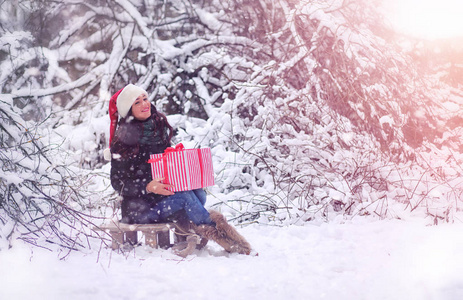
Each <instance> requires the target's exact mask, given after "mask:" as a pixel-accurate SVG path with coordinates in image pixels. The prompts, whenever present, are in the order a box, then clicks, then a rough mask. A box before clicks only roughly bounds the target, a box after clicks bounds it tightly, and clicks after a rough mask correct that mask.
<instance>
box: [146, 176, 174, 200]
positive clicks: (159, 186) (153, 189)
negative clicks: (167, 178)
mask: <svg viewBox="0 0 463 300" xmlns="http://www.w3.org/2000/svg"><path fill="white" fill-rule="evenodd" d="M161 180H164V178H157V179H154V180H153V181H151V182H150V183H148V184H147V185H146V191H147V192H148V193H155V194H159V195H164V196H169V195H173V194H175V193H174V192H172V191H169V190H168V189H167V188H169V187H172V186H171V185H169V184H163V183H161Z"/></svg>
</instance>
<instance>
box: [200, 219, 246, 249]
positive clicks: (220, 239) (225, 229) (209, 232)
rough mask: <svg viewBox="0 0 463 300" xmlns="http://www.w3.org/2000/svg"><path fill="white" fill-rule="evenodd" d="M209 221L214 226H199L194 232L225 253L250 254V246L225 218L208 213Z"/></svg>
mask: <svg viewBox="0 0 463 300" xmlns="http://www.w3.org/2000/svg"><path fill="white" fill-rule="evenodd" d="M209 214H210V216H211V220H212V221H213V222H214V223H215V224H216V226H215V227H214V226H211V225H199V226H196V227H195V232H196V233H197V234H199V235H200V236H201V237H204V238H206V239H209V240H213V241H215V242H216V243H217V244H219V245H220V246H222V247H223V248H224V249H225V250H226V251H228V252H231V253H239V254H246V255H249V254H250V253H251V245H249V243H248V242H247V241H246V239H245V238H244V237H243V236H242V235H241V234H239V233H238V231H236V229H235V228H234V227H232V226H231V225H230V224H228V222H227V220H226V219H225V217H224V216H223V215H222V214H221V213H219V212H217V211H210V212H209Z"/></svg>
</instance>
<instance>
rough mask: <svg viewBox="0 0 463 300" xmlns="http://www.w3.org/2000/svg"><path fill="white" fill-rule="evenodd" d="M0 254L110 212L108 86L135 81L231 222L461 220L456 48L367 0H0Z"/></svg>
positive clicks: (461, 121) (73, 232)
mask: <svg viewBox="0 0 463 300" xmlns="http://www.w3.org/2000/svg"><path fill="white" fill-rule="evenodd" d="M0 5H1V8H0V20H1V24H0V89H1V90H0V93H1V95H0V161H1V163H0V165H1V172H0V250H6V249H8V248H10V247H11V245H12V244H13V243H14V241H15V240H17V239H20V240H23V241H25V242H27V243H30V244H33V245H37V246H39V247H44V248H47V247H51V245H55V246H56V245H58V246H59V247H60V248H63V249H73V250H80V249H85V248H88V247H89V240H91V239H93V238H100V237H101V234H98V233H97V232H94V231H93V230H92V228H93V225H94V224H101V223H102V222H103V221H104V219H107V218H117V216H118V213H119V212H118V201H119V200H118V197H117V194H116V193H115V191H113V189H112V188H111V186H110V184H109V164H108V162H106V161H104V159H103V153H102V152H103V150H104V149H105V148H106V147H107V146H108V133H109V118H108V113H107V110H108V101H109V98H110V96H111V95H112V94H113V93H115V92H116V91H117V90H119V89H120V88H122V87H124V86H125V85H126V84H128V83H134V84H137V85H140V86H141V87H143V88H145V89H146V90H147V91H148V92H149V94H150V99H151V100H152V101H153V102H155V105H156V106H157V108H158V109H160V110H162V111H164V112H165V113H166V114H167V115H168V116H169V117H168V118H169V121H170V122H171V124H172V125H173V126H174V127H175V128H176V129H177V131H176V136H175V142H176V143H178V142H183V143H184V144H185V145H186V146H187V147H210V148H211V149H212V152H213V157H214V169H215V173H216V186H214V187H213V188H211V189H209V193H210V195H209V200H208V201H209V202H208V203H209V206H210V207H212V208H216V209H219V210H221V211H223V212H224V213H226V215H227V216H228V217H229V219H230V221H232V222H234V223H235V224H251V223H256V224H266V225H279V226H281V225H290V224H297V225H302V224H304V223H306V222H311V221H312V222H329V221H331V220H334V219H336V218H345V219H350V218H353V217H357V216H374V217H376V218H379V219H402V218H404V216H409V215H414V216H419V217H420V218H423V219H424V220H427V223H429V224H442V223H453V222H461V221H462V216H461V210H462V202H461V196H462V193H463V185H462V184H463V179H462V176H461V175H462V172H463V170H462V168H461V163H462V161H463V155H462V153H463V144H462V142H461V139H460V136H461V132H462V130H463V127H462V126H463V118H462V117H461V115H460V111H461V105H462V104H463V91H462V85H461V83H462V79H463V65H462V64H461V62H462V58H463V56H462V55H463V50H462V49H463V48H462V47H463V46H462V44H461V43H460V44H458V43H451V42H450V41H449V42H448V43H447V44H440V45H439V48H437V47H436V45H434V44H432V43H431V42H424V41H420V40H413V39H405V38H404V37H402V36H400V35H398V34H396V33H395V32H394V31H393V30H392V29H391V28H390V24H388V23H387V22H383V20H384V19H383V17H382V15H381V10H380V9H379V8H380V7H381V2H380V1H371V0H344V1H341V0H333V1H319V0H310V1H293V0H279V1H276V0H274V1H271V0H258V1H248V0H229V1H223V0H220V1H218V0H198V1H192V0H183V1H180V0H178V1H177V0H172V1H156V0H114V1H107V0H89V1H85V2H82V1H73V0H63V1H47V0H35V1H27V0H16V1H0Z"/></svg>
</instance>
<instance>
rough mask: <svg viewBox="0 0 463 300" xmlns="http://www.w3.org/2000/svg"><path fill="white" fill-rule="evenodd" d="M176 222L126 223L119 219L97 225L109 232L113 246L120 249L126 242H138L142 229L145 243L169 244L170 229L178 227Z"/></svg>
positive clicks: (98, 228)
mask: <svg viewBox="0 0 463 300" xmlns="http://www.w3.org/2000/svg"><path fill="white" fill-rule="evenodd" d="M176 228H177V226H176V225H175V224H174V223H157V224H126V223H119V222H117V221H110V222H109V223H106V224H103V225H101V226H97V227H95V229H96V230H102V231H105V232H109V234H110V236H111V240H112V243H111V248H112V249H113V250H117V249H119V248H120V247H121V246H122V245H123V244H124V243H125V242H130V243H131V244H136V243H137V242H138V239H137V232H138V231H140V232H142V234H143V235H144V237H145V244H147V245H149V246H151V247H153V248H158V246H161V247H164V246H168V245H169V230H171V229H176Z"/></svg>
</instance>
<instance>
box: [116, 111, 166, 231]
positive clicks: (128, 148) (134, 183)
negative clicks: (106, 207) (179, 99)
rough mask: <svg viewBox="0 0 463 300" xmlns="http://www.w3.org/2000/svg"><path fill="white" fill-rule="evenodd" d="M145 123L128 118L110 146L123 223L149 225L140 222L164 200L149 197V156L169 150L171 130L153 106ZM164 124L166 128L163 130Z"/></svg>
mask: <svg viewBox="0 0 463 300" xmlns="http://www.w3.org/2000/svg"><path fill="white" fill-rule="evenodd" d="M151 111H152V115H151V117H150V118H148V119H147V120H145V121H138V120H136V119H134V118H133V117H131V114H130V112H129V116H128V117H127V118H125V119H122V120H120V122H119V126H118V128H117V130H116V133H115V137H114V140H113V142H112V144H111V154H112V159H111V185H112V186H113V188H114V189H115V190H116V191H117V192H119V194H120V195H121V196H122V203H121V212H122V220H121V221H122V222H124V223H149V221H147V220H143V219H140V218H139V216H145V215H146V212H147V211H149V210H150V208H151V207H153V206H154V205H155V204H156V203H157V202H158V201H160V200H161V199H162V198H163V197H164V196H162V195H158V194H153V193H148V192H147V191H146V185H147V184H148V183H149V182H150V181H151V180H152V175H151V166H150V164H149V163H147V161H148V159H149V157H150V154H155V153H162V152H164V150H165V149H166V148H167V147H169V146H170V137H171V132H172V128H171V127H170V125H168V123H167V120H166V119H165V117H163V118H161V117H160V116H162V115H160V114H158V113H157V112H156V109H155V108H154V106H153V105H152V106H151ZM162 122H165V126H160V125H161V124H162Z"/></svg>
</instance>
